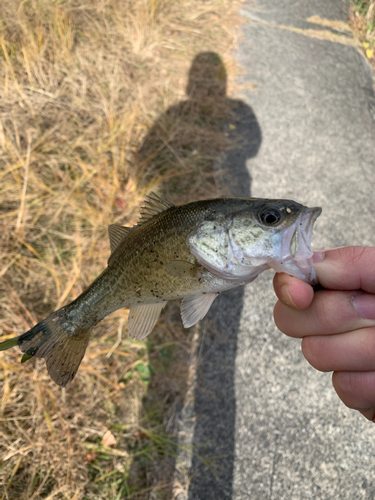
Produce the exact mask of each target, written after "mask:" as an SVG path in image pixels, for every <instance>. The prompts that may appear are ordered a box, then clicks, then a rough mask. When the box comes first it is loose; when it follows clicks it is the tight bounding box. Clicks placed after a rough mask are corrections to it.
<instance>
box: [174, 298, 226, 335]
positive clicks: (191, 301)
mask: <svg viewBox="0 0 375 500" xmlns="http://www.w3.org/2000/svg"><path fill="white" fill-rule="evenodd" d="M217 296H218V293H217V292H210V293H202V292H201V293H199V294H197V295H193V296H192V297H185V298H184V299H183V300H182V303H181V319H182V323H183V325H184V327H185V328H190V327H191V326H193V325H195V323H197V322H198V321H199V320H201V319H203V318H204V317H205V316H206V314H207V313H208V311H209V309H210V307H211V305H212V302H213V301H214V300H215V299H216V297H217Z"/></svg>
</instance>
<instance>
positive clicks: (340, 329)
mask: <svg viewBox="0 0 375 500" xmlns="http://www.w3.org/2000/svg"><path fill="white" fill-rule="evenodd" d="M314 262H315V269H316V273H317V277H318V280H319V283H320V285H321V286H322V287H323V289H319V290H318V291H316V292H315V293H314V290H313V288H312V287H311V286H310V285H308V284H307V283H305V282H303V281H301V280H299V279H298V278H294V277H292V276H289V275H287V274H285V273H277V274H276V275H275V278H274V288H275V292H276V295H277V297H278V298H279V299H280V300H279V301H278V302H277V304H276V306H275V309H274V318H275V323H276V325H277V327H278V328H279V329H280V330H281V331H282V332H284V333H285V334H286V335H289V336H290V337H295V338H302V352H303V355H304V356H305V358H306V359H307V361H308V362H309V363H310V364H311V365H312V366H313V367H314V368H316V369H317V370H320V371H324V372H329V371H333V375H332V382H333V386H334V388H335V389H336V392H337V394H338V395H339V397H340V398H341V400H342V401H343V402H344V404H345V405H346V406H348V407H349V408H354V409H356V410H358V411H360V412H361V413H362V414H363V415H364V416H365V417H366V418H368V419H369V420H371V421H373V422H375V247H360V246H358V247H342V248H336V249H332V250H327V251H324V252H316V253H315V254H314Z"/></svg>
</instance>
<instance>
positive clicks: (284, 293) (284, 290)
mask: <svg viewBox="0 0 375 500" xmlns="http://www.w3.org/2000/svg"><path fill="white" fill-rule="evenodd" d="M280 295H281V300H282V301H283V302H284V304H286V305H287V306H289V307H297V306H296V305H295V303H294V302H293V299H292V297H291V295H290V293H289V286H288V285H282V287H281V288H280Z"/></svg>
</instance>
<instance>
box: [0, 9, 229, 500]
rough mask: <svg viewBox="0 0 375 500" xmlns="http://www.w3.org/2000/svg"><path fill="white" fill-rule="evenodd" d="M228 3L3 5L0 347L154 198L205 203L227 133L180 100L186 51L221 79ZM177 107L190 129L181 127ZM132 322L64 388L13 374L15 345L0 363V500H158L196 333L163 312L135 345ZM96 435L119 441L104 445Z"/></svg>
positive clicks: (53, 302)
mask: <svg viewBox="0 0 375 500" xmlns="http://www.w3.org/2000/svg"><path fill="white" fill-rule="evenodd" d="M237 7H238V4H237V1H232V0H197V1H195V2H194V3H188V2H186V1H183V0H140V1H133V0H23V1H20V0H2V1H1V2H0V89H1V90H0V225H1V232H0V238H1V247H0V308H1V309H0V310H1V321H0V340H1V341H3V340H6V339H7V338H11V337H13V336H15V335H19V334H21V333H23V332H24V331H26V330H28V329H29V328H30V327H31V326H33V324H34V323H36V322H37V321H40V320H41V319H43V318H44V317H45V316H46V315H47V314H49V313H50V312H51V311H52V310H54V309H56V308H58V307H60V306H61V305H63V304H64V303H66V302H67V301H70V300H72V299H74V298H75V297H77V296H78V295H79V294H80V293H81V291H82V290H83V289H84V288H85V287H86V286H87V285H88V284H89V283H90V282H91V281H92V280H93V278H94V277H95V276H97V275H98V273H99V272H100V271H101V270H102V269H103V267H104V266H105V265H106V261H107V258H108V255H109V243H108V240H107V234H106V233H107V229H106V228H107V226H108V225H109V224H110V223H114V222H119V223H122V224H126V225H131V224H133V223H134V222H135V221H136V219H137V207H138V206H139V203H140V201H141V199H142V198H143V197H144V195H145V193H146V192H148V191H149V190H150V189H158V187H159V188H160V189H161V190H162V192H164V193H168V194H169V196H170V198H171V201H175V202H178V203H182V202H185V201H187V200H188V199H197V198H199V197H205V196H207V195H215V194H216V192H215V186H214V185H213V179H214V177H213V175H212V164H213V161H214V160H215V150H218V151H220V148H221V149H222V147H223V146H222V142H223V140H224V139H223V136H222V133H221V131H220V130H219V128H220V127H219V128H217V129H215V127H214V126H213V124H212V123H210V124H209V127H207V126H205V120H204V118H205V116H204V114H205V113H204V112H203V115H202V109H201V108H200V107H199V106H198V107H196V103H194V102H193V100H190V101H189V102H188V103H187V104H186V103H185V105H183V106H182V107H181V106H178V105H177V106H176V103H178V102H179V101H181V99H185V87H186V83H187V74H188V70H189V67H190V65H191V62H192V60H193V58H194V57H195V56H196V55H197V54H199V53H201V52H203V51H215V52H216V53H218V54H220V56H221V57H223V58H224V63H225V64H226V67H227V70H229V71H228V72H229V75H230V74H231V71H232V69H233V65H232V63H231V61H230V58H229V55H228V54H229V51H230V49H231V47H232V46H233V41H234V36H235V32H236V23H237V19H236V17H235V14H236V10H237ZM221 70H222V68H221ZM216 76H217V78H218V79H219V80H220V79H224V80H225V74H224V75H223V74H221V75H216ZM223 88H225V86H224V87H223ZM206 102H207V106H208V107H210V106H211V105H212V102H211V103H210V100H209V99H208V96H207V99H206ZM173 105H175V106H174V107H173ZM171 106H172V107H171ZM186 106H189V107H190V108H189V112H188V113H187V116H188V119H186V116H185V117H184V116H182V117H181V116H180V117H179V116H176V110H177V111H179V112H180V111H181V110H182V109H186ZM194 106H195V107H194ZM167 109H170V110H172V112H169V113H168V112H167V113H165V112H166V110H167ZM203 111H204V110H203ZM223 112H224V111H223V110H220V109H219V110H218V111H217V113H218V114H219V116H215V119H214V121H215V123H219V122H220V120H221V119H222V116H223ZM163 113H164V114H163ZM160 116H162V119H159V120H158V118H159V117H160ZM207 116H210V117H211V118H210V119H209V121H210V120H211V122H212V116H213V113H212V110H208V111H207V113H206V117H207ZM171 117H172V118H173V123H172V124H171V126H170V127H168V126H167V127H166V128H165V127H164V125H163V124H165V121H166V120H167V122H168V120H169V121H170V120H171ZM155 121H156V125H155V126H154V127H153V124H155ZM206 125H207V124H206ZM163 127H164V128H163ZM207 129H208V132H206V131H207ZM161 130H163V133H161V132H160V131H161ZM197 131H199V133H198V134H197ZM145 137H146V140H144V138H145ZM126 317H127V311H119V312H117V313H116V314H113V315H112V316H111V317H110V318H106V319H105V320H104V321H103V322H102V323H101V324H100V325H99V326H98V327H97V329H96V330H95V332H94V336H93V339H92V341H91V343H90V345H89V348H88V351H87V355H86V357H85V358H84V360H83V362H82V365H81V368H80V370H79V372H78V375H77V377H76V379H75V380H74V382H73V383H72V384H70V385H69V386H68V388H67V389H66V390H62V389H60V388H59V387H57V386H56V385H54V383H53V382H52V381H51V380H50V378H49V376H48V374H47V372H46V369H45V365H44V362H43V361H37V362H35V361H30V362H29V363H25V364H23V365H21V364H20V363H19V360H20V353H19V352H18V349H12V350H10V351H7V352H4V353H1V355H0V380H1V386H2V391H1V403H0V433H1V438H0V450H1V451H0V457H1V462H0V485H1V492H0V499H1V500H3V499H10V500H15V499H19V500H21V499H23V500H26V499H27V500H30V499H33V500H37V499H42V498H43V499H46V498H48V499H49V500H51V499H74V500H78V499H83V498H84V499H116V498H118V499H122V498H152V499H156V498H165V497H167V496H168V495H169V493H168V491H169V490H170V489H168V484H167V483H168V481H169V479H168V475H167V474H165V473H164V471H165V470H166V469H165V468H163V467H164V465H165V462H168V460H167V458H168V456H171V455H173V453H174V452H175V445H174V442H173V441H172V440H171V439H170V438H168V436H167V434H168V432H170V428H171V427H170V426H169V427H168V422H170V421H171V419H172V418H173V414H174V406H173V405H174V404H176V401H178V397H179V395H181V393H182V392H183V386H184V380H185V373H184V369H185V368H184V366H185V364H186V363H185V362H186V354H185V349H186V348H188V346H189V338H188V336H187V334H186V332H182V330H178V328H177V327H176V326H175V325H174V323H173V321H172V320H171V319H170V318H171V315H170V314H169V315H168V312H167V313H166V314H165V315H164V322H160V323H159V326H158V327H157V331H156V333H155V332H154V334H153V336H152V340H151V341H148V342H131V341H129V340H128V339H127V336H126ZM172 330H173V332H172ZM184 363H185V364H184ZM177 366H178V368H177ZM107 430H110V431H111V433H112V434H113V435H114V437H115V439H116V444H115V445H113V444H112V445H111V446H107V447H106V446H105V441H104V442H103V441H102V438H103V436H104V434H105V433H106V431H107ZM107 435H108V434H107ZM163 457H164V458H163Z"/></svg>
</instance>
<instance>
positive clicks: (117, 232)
mask: <svg viewBox="0 0 375 500" xmlns="http://www.w3.org/2000/svg"><path fill="white" fill-rule="evenodd" d="M130 231H131V227H125V226H120V225H118V224H111V225H110V226H108V234H109V244H110V246H111V253H113V252H114V251H115V250H116V248H117V247H118V246H119V244H120V243H121V241H122V240H123V239H124V238H126V236H127V235H128V234H129V232H130Z"/></svg>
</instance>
